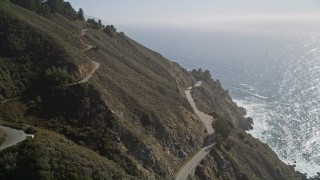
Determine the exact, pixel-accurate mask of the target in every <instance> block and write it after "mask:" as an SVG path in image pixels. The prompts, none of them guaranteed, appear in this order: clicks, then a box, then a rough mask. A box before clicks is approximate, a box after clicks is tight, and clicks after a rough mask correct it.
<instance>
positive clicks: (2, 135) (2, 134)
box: [0, 129, 6, 145]
mask: <svg viewBox="0 0 320 180" xmlns="http://www.w3.org/2000/svg"><path fill="white" fill-rule="evenodd" d="M5 138H6V133H5V132H4V131H2V130H1V129H0V145H1V144H2V143H3V142H4V141H5Z"/></svg>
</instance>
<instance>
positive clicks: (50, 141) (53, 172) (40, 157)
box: [0, 129, 130, 180]
mask: <svg viewBox="0 0 320 180" xmlns="http://www.w3.org/2000/svg"><path fill="white" fill-rule="evenodd" d="M121 169H122V168H121V167H119V166H118V165H117V164H115V163H114V162H113V161H111V160H109V159H108V158H105V157H102V156H100V155H99V154H97V153H96V152H94V151H92V150H90V149H87V148H86V147H83V146H79V145H77V144H75V143H74V142H72V141H69V140H67V139H66V138H65V137H63V136H61V135H58V134H56V133H53V132H50V131H46V130H42V129H38V131H37V133H36V138H35V139H32V140H27V141H25V142H24V143H23V144H21V145H20V147H19V148H18V147H13V148H10V149H6V150H4V151H1V152H0V179H75V180H76V179H109V178H112V179H120V178H130V176H129V175H127V174H126V173H125V172H124V171H122V170H121Z"/></svg>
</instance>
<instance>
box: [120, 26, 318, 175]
mask: <svg viewBox="0 0 320 180" xmlns="http://www.w3.org/2000/svg"><path fill="white" fill-rule="evenodd" d="M217 26H218V25H217ZM124 29H126V30H125V31H126V32H128V34H129V36H130V37H133V38H134V39H136V40H137V41H139V42H141V43H142V44H144V45H146V46H147V47H150V48H151V49H153V50H155V51H158V52H160V53H162V54H163V55H164V56H165V57H167V58H169V59H170V60H173V61H176V62H178V63H179V64H180V65H182V66H183V67H185V68H187V69H192V68H199V67H202V68H204V69H209V70H210V71H211V72H212V74H213V75H214V78H215V79H219V80H220V81H221V82H222V84H223V86H224V88H226V89H228V90H229V92H230V94H231V96H232V97H233V98H234V100H235V101H236V102H237V103H238V105H240V106H243V107H245V108H246V109H247V111H248V116H250V117H252V118H253V119H254V129H253V130H252V131H249V133H251V134H252V135H253V136H254V137H257V138H259V139H260V140H261V141H263V142H265V143H267V144H268V145H269V146H270V147H271V148H272V149H273V150H274V151H275V152H276V153H277V155H278V156H279V158H280V159H282V160H283V161H284V162H286V163H289V164H295V165H296V169H297V170H299V171H301V172H303V173H307V174H308V176H314V175H316V174H317V172H320V21H318V22H315V21H310V22H305V21H301V22H300V21H290V22H287V21H285V22H279V21H277V22H272V21H268V22H259V23H255V22H246V23H241V22H238V24H237V23H235V24H233V25H232V26H230V25H228V26H225V27H224V28H222V27H219V28H211V29H209V30H204V29H205V28H199V29H198V30H194V31H193V30H186V29H184V30H182V29H171V30H168V29H170V27H168V28H167V29H166V30H164V29H161V28H146V27H142V28H138V27H125V28H124Z"/></svg>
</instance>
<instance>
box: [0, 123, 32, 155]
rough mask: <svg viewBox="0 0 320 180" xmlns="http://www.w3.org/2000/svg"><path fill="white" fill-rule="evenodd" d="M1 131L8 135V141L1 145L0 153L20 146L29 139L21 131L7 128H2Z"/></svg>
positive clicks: (0, 127)
mask: <svg viewBox="0 0 320 180" xmlns="http://www.w3.org/2000/svg"><path fill="white" fill-rule="evenodd" d="M0 129H1V130H2V131H4V132H5V133H6V135H7V136H6V140H5V142H4V143H2V144H1V145H0V151H1V150H3V149H6V148H8V147H11V146H14V145H17V144H19V143H20V142H22V141H24V140H26V139H27V134H26V133H24V132H23V131H21V130H16V129H13V128H9V127H6V126H1V125H0Z"/></svg>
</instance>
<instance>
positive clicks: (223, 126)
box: [213, 118, 233, 139]
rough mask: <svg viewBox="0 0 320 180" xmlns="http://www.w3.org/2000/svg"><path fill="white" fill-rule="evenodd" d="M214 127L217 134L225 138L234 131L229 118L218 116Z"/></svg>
mask: <svg viewBox="0 0 320 180" xmlns="http://www.w3.org/2000/svg"><path fill="white" fill-rule="evenodd" d="M213 128H214V129H215V131H216V133H217V134H221V136H222V137H223V138H224V139H227V138H228V137H229V135H230V133H231V132H232V128H233V126H232V124H231V122H229V121H228V120H226V119H224V118H218V119H217V120H216V121H215V122H214V123H213Z"/></svg>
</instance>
